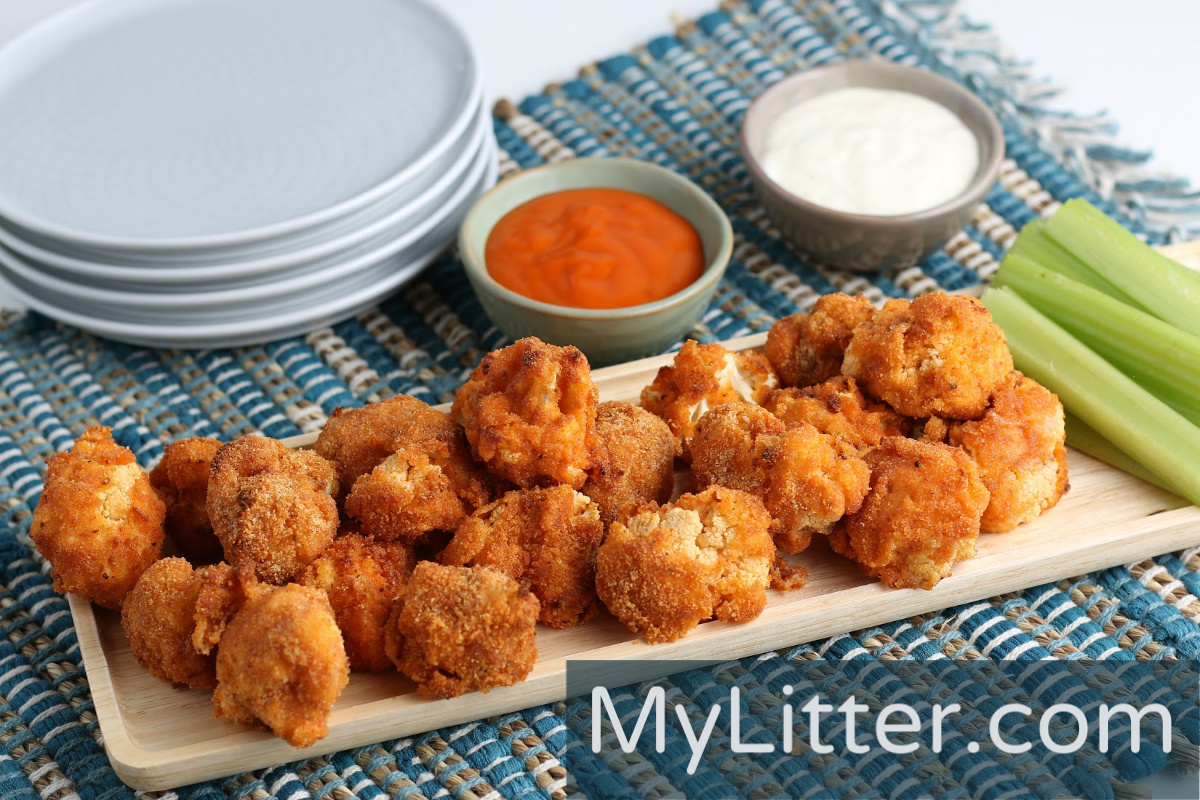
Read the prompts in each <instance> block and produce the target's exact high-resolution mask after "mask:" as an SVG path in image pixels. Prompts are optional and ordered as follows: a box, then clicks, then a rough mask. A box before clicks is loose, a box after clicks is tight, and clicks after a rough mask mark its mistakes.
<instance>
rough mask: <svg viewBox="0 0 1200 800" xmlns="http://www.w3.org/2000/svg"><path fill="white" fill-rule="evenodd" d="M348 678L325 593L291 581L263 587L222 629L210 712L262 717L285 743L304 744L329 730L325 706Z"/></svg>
mask: <svg viewBox="0 0 1200 800" xmlns="http://www.w3.org/2000/svg"><path fill="white" fill-rule="evenodd" d="M349 680H350V663H349V661H347V659H346V651H345V649H344V648H343V646H342V634H341V632H340V631H339V630H338V626H337V621H336V620H335V619H334V616H333V609H332V608H330V606H329V599H328V598H327V597H326V596H325V593H324V592H323V591H321V590H320V589H314V588H312V587H310V586H298V585H296V584H294V583H290V584H288V585H286V586H279V587H262V588H261V589H260V590H259V591H258V592H257V593H256V595H255V596H254V597H252V598H251V599H250V600H249V601H248V602H247V603H246V606H245V607H244V608H243V609H242V610H241V611H239V612H238V613H237V615H236V616H234V618H233V621H232V622H230V623H229V627H228V629H226V631H225V634H224V635H223V636H222V637H221V644H220V647H219V648H218V649H217V689H216V691H215V692H213V713H214V714H215V716H217V717H222V718H225V719H228V720H231V721H233V722H237V723H240V724H242V725H253V724H254V723H255V722H261V723H262V724H264V725H266V726H267V727H268V728H270V729H271V730H272V731H273V732H274V733H275V735H276V736H279V737H280V738H282V739H284V740H286V741H287V743H288V744H290V745H292V746H294V747H308V746H310V745H312V744H315V743H316V742H317V741H318V740H320V739H323V738H325V736H326V734H328V733H329V713H330V712H331V711H332V710H333V704H334V702H336V701H337V698H338V695H340V694H341V693H342V689H344V688H346V684H347V683H348V682H349Z"/></svg>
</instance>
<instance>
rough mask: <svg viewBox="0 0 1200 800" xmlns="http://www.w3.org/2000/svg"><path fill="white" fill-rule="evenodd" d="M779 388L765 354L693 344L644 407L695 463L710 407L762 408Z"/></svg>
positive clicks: (664, 372) (664, 373)
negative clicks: (696, 436) (696, 441)
mask: <svg viewBox="0 0 1200 800" xmlns="http://www.w3.org/2000/svg"><path fill="white" fill-rule="evenodd" d="M778 385H779V379H778V378H776V377H775V372H774V370H772V369H771V364H770V362H768V361H767V359H766V357H764V356H763V355H761V354H759V353H754V352H745V353H732V352H730V351H729V350H726V349H725V348H724V347H723V346H721V345H719V344H697V343H696V342H694V341H692V340H691V339H689V340H687V341H686V342H684V343H683V347H682V348H680V350H679V352H678V353H676V354H675V361H674V362H673V363H672V364H671V366H669V367H663V368H662V369H660V370H659V371H658V374H657V375H656V376H655V378H654V381H653V383H651V384H650V385H649V386H647V387H646V388H645V389H643V390H642V408H645V409H646V410H647V411H650V412H651V413H653V414H656V415H658V416H659V417H661V418H662V419H663V420H664V421H665V422H666V423H667V426H668V427H670V429H671V433H672V434H674V435H675V453H676V455H679V456H682V457H683V458H684V459H685V460H688V461H690V460H691V453H690V450H689V442H690V440H691V438H692V433H693V432H694V431H695V430H696V423H697V422H699V421H700V418H701V417H703V416H704V415H705V414H706V413H708V410H709V409H710V408H715V407H717V406H720V405H723V404H725V403H737V402H746V403H761V402H762V401H763V400H764V399H766V396H767V394H768V393H769V392H770V391H771V390H772V389H774V388H775V387H776V386H778Z"/></svg>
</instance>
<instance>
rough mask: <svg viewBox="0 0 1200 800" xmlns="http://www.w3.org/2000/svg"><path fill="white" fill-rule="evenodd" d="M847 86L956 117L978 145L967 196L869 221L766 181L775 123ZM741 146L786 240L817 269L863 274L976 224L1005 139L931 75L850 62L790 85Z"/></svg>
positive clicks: (951, 85) (769, 103)
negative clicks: (762, 159)
mask: <svg viewBox="0 0 1200 800" xmlns="http://www.w3.org/2000/svg"><path fill="white" fill-rule="evenodd" d="M848 86H865V87H869V88H874V89H893V90H897V91H904V92H911V93H913V94H917V95H921V96H922V97H927V98H929V99H930V100H933V101H934V102H936V103H939V104H941V105H943V106H945V107H946V108H948V109H949V110H950V111H952V112H954V114H956V115H957V116H958V118H959V119H961V120H962V121H963V123H964V124H965V125H966V126H967V128H968V129H970V131H971V132H972V133H973V134H975V139H976V140H977V141H978V142H979V169H978V171H977V172H976V173H975V177H974V178H973V179H972V181H971V183H970V184H969V185H968V186H967V188H966V189H965V190H964V191H963V193H962V194H960V195H959V196H958V197H955V198H954V199H953V200H949V201H947V202H945V203H942V204H941V205H938V206H934V207H933V208H930V209H927V210H925V211H920V212H917V213H914V214H904V215H900V216H888V217H884V216H869V215H864V214H851V213H848V212H844V211H834V210H833V209H829V208H825V207H824V206H819V205H816V204H814V203H810V202H809V201H807V200H804V199H802V198H800V197H797V196H796V195H794V194H792V193H791V192H788V191H787V190H786V189H784V188H782V187H781V186H779V185H778V184H777V183H775V182H774V181H773V180H771V179H770V178H768V177H767V175H766V173H765V172H763V170H762V167H761V166H760V165H759V163H758V159H757V157H756V153H758V152H760V151H761V148H762V146H763V140H764V138H765V134H766V131H767V129H768V127H769V126H770V124H771V122H772V121H773V120H774V119H775V118H776V117H777V116H778V115H779V114H780V113H782V112H783V111H785V110H786V109H788V108H791V107H792V106H794V105H796V104H797V103H800V102H802V101H804V100H807V99H809V98H811V97H815V96H816V95H819V94H823V93H824V92H828V91H832V90H834V89H841V88H845V87H848ZM741 144H742V154H743V156H744V157H745V160H746V167H747V169H748V170H749V173H750V181H751V183H753V184H754V189H755V191H756V192H757V193H758V197H759V200H761V201H762V204H763V207H764V208H766V210H767V214H768V215H769V216H770V217H771V220H772V221H773V222H774V223H775V226H776V227H777V228H778V229H779V231H780V233H782V234H783V235H784V236H785V237H787V239H788V240H789V241H791V243H792V244H794V245H795V246H796V247H797V248H798V249H799V250H800V251H801V252H803V253H805V254H807V255H808V256H811V257H812V258H814V259H815V260H817V261H820V262H822V263H825V264H828V265H830V266H834V267H840V268H842V269H851V270H857V271H860V272H865V271H870V270H878V269H893V268H896V267H908V266H911V265H913V264H915V263H916V262H917V261H919V260H920V259H921V258H922V257H923V256H925V255H927V254H929V253H931V252H933V251H934V250H936V249H938V248H939V247H941V246H942V245H944V244H945V243H946V242H947V241H949V240H950V238H951V237H952V236H954V234H956V233H958V232H959V231H961V230H962V229H963V226H965V225H966V224H967V223H968V222H969V221H970V220H971V217H972V216H973V215H974V214H975V211H976V209H978V207H979V203H980V202H981V201H982V200H983V198H984V195H986V194H987V192H988V190H989V189H990V188H991V187H992V184H993V183H994V182H995V180H996V174H997V173H998V172H999V170H1000V162H1001V161H1002V160H1003V159H1004V131H1003V130H1002V129H1001V127H1000V123H999V121H998V120H997V119H996V116H995V114H993V113H992V111H991V109H989V108H988V107H987V106H986V105H985V104H984V103H983V101H982V100H980V99H979V98H978V97H976V96H975V95H974V94H972V93H971V92H970V91H969V90H968V89H965V88H963V87H962V86H960V85H959V84H957V83H955V82H953V81H951V80H948V79H946V78H943V77H941V76H939V75H935V74H934V73H932V72H929V71H927V70H923V69H916V68H914V67H903V66H900V65H898V64H893V63H891V62H886V61H846V62H842V63H840V64H833V65H830V66H825V67H817V68H816V69H811V70H807V71H805V72H800V73H797V74H795V75H792V76H791V77H788V78H785V79H784V80H782V81H780V82H779V83H777V84H775V85H774V86H772V87H771V88H770V89H767V90H766V91H765V92H763V93H762V94H761V95H759V96H758V99H756V100H755V101H754V103H753V104H751V106H750V108H749V109H747V111H746V115H745V116H744V117H743V119H742V130H741Z"/></svg>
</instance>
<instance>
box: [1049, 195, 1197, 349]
mask: <svg viewBox="0 0 1200 800" xmlns="http://www.w3.org/2000/svg"><path fill="white" fill-rule="evenodd" d="M1046 231H1047V232H1048V233H1049V234H1050V236H1052V237H1053V238H1054V239H1055V241H1057V242H1058V243H1059V244H1060V245H1062V246H1063V247H1064V248H1066V249H1067V250H1069V251H1070V252H1071V253H1072V254H1074V255H1075V256H1076V258H1078V259H1079V260H1080V261H1083V262H1084V263H1085V264H1087V265H1088V266H1089V267H1090V268H1091V269H1093V270H1095V272H1096V273H1098V274H1099V275H1100V276H1102V277H1103V278H1105V279H1106V280H1108V281H1110V282H1111V283H1112V284H1113V285H1115V286H1116V287H1117V288H1118V289H1120V290H1121V291H1123V292H1125V293H1127V294H1128V295H1129V296H1130V297H1132V298H1133V299H1134V300H1135V301H1136V302H1137V304H1138V305H1140V306H1142V307H1143V308H1145V309H1146V310H1147V311H1149V312H1150V313H1151V314H1153V315H1154V316H1156V317H1158V318H1159V319H1161V320H1163V321H1165V322H1169V323H1171V324H1172V325H1175V326H1176V327H1179V328H1182V329H1183V330H1185V331H1188V332H1189V333H1194V334H1196V335H1200V274H1197V273H1195V272H1193V271H1192V270H1190V269H1188V268H1187V267H1185V266H1183V265H1182V264H1177V263H1175V262H1174V261H1172V260H1171V259H1169V258H1167V257H1166V256H1164V255H1162V254H1160V253H1156V252H1155V251H1154V250H1153V249H1152V248H1151V247H1149V246H1148V245H1146V244H1145V243H1144V242H1142V241H1141V240H1140V239H1138V238H1137V237H1136V236H1134V235H1133V234H1132V233H1130V232H1129V231H1127V230H1125V229H1124V228H1123V227H1121V225H1120V223H1118V222H1117V221H1116V220H1113V219H1110V218H1109V217H1108V216H1107V215H1105V214H1104V212H1102V211H1100V209H1098V208H1096V207H1095V206H1093V205H1092V204H1091V203H1089V202H1087V201H1086V200H1079V199H1075V200H1068V201H1067V202H1066V203H1064V204H1063V206H1062V208H1060V209H1058V211H1056V212H1055V214H1054V216H1053V217H1051V218H1050V220H1049V221H1048V222H1047V223H1046Z"/></svg>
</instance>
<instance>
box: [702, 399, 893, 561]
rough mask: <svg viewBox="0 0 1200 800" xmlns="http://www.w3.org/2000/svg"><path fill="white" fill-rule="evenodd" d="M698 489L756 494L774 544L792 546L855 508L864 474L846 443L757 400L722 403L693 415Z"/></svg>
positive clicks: (862, 493) (866, 474)
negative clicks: (784, 416)
mask: <svg viewBox="0 0 1200 800" xmlns="http://www.w3.org/2000/svg"><path fill="white" fill-rule="evenodd" d="M692 471H693V472H694V473H695V476H696V485H697V487H699V488H705V487H708V486H714V485H719V486H729V487H731V488H734V489H741V490H742V491H745V492H749V493H750V494H753V495H755V496H757V497H759V498H761V499H762V501H763V503H764V504H765V505H766V507H767V511H769V512H770V514H771V534H772V535H773V536H774V537H775V544H776V545H778V546H779V548H780V549H782V550H785V551H786V552H788V553H799V552H800V551H801V550H804V549H805V548H806V547H808V545H809V544H810V542H811V541H812V535H813V534H814V533H828V532H829V530H830V528H832V527H833V524H834V523H835V522H837V521H838V520H839V519H841V518H842V517H843V516H844V515H845V514H850V513H853V512H854V511H857V510H858V508H859V506H861V505H862V501H863V498H864V497H865V496H866V494H867V488H868V486H869V482H870V474H869V470H868V469H867V465H866V463H865V462H864V461H863V460H862V458H860V457H859V455H858V452H857V451H856V450H855V449H854V448H853V447H852V446H851V445H849V444H847V443H846V442H844V441H842V440H841V439H838V438H836V437H834V436H829V435H828V434H824V433H821V432H820V431H818V430H817V429H816V428H814V427H813V426H812V425H809V424H808V423H807V422H798V423H796V424H792V425H789V424H787V423H785V422H783V420H781V419H779V418H778V417H776V416H775V415H774V414H772V413H771V412H770V411H767V410H766V409H765V408H762V407H761V406H756V405H753V404H750V403H729V404H727V405H724V406H721V407H719V408H714V409H713V410H712V411H710V412H709V413H708V414H706V415H705V416H704V418H703V419H701V420H700V424H699V425H697V426H696V434H695V436H693V437H692Z"/></svg>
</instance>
